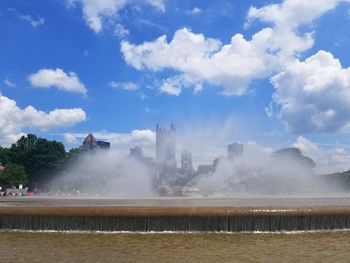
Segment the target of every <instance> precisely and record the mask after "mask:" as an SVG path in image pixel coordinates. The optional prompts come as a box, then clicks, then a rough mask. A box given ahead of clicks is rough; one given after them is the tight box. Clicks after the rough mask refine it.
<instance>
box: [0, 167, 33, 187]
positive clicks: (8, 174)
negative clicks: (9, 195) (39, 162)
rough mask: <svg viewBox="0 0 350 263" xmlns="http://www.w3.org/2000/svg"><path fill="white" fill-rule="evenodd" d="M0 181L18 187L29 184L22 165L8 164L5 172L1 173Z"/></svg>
mask: <svg viewBox="0 0 350 263" xmlns="http://www.w3.org/2000/svg"><path fill="white" fill-rule="evenodd" d="M0 181H2V182H3V183H4V184H6V185H11V186H16V185H19V184H27V183H28V178H27V175H26V173H25V170H24V167H23V166H22V165H18V164H8V165H7V166H6V169H5V171H4V172H2V173H0Z"/></svg>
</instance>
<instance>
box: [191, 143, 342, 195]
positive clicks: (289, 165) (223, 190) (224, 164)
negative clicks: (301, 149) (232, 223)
mask: <svg viewBox="0 0 350 263" xmlns="http://www.w3.org/2000/svg"><path fill="white" fill-rule="evenodd" d="M195 185H196V186H197V187H198V189H199V192H200V193H202V194H203V195H205V196H228V195H323V194H331V193H335V192H337V191H338V190H339V189H336V188H335V187H334V186H332V185H330V184H328V182H327V181H326V180H325V179H324V178H322V177H321V176H320V175H316V174H315V173H314V171H313V169H312V167H310V165H308V164H306V163H304V162H303V161H301V160H300V159H299V157H298V156H293V155H285V156H278V155H276V154H274V153H270V152H267V151H265V150H264V149H261V148H259V147H258V146H256V145H253V146H252V145H250V146H249V145H248V146H246V147H245V151H244V153H243V155H242V156H238V157H236V158H234V159H230V158H219V159H218V160H217V164H216V168H215V170H214V171H212V172H211V173H208V174H206V175H203V176H200V177H198V178H197V179H196V183H195Z"/></svg>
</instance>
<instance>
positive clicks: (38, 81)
mask: <svg viewBox="0 0 350 263" xmlns="http://www.w3.org/2000/svg"><path fill="white" fill-rule="evenodd" d="M29 81H30V84H31V85H32V87H34V88H52V87H56V88H57V89H59V90H64V91H69V92H75V93H82V94H84V95H85V94H86V93H87V89H86V88H85V85H84V84H83V83H81V81H80V80H79V78H78V75H77V74H76V73H75V72H72V71H71V72H69V73H68V74H67V73H65V72H64V71H63V70H62V69H60V68H56V69H40V70H39V71H38V72H36V73H33V74H31V75H30V76H29Z"/></svg>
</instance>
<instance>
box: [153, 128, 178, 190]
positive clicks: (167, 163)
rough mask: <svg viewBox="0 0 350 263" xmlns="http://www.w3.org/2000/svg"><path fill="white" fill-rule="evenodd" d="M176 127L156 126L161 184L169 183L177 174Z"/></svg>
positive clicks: (158, 168)
mask: <svg viewBox="0 0 350 263" xmlns="http://www.w3.org/2000/svg"><path fill="white" fill-rule="evenodd" d="M175 144H176V140H175V127H174V125H172V124H171V125H170V129H166V128H161V127H160V126H159V125H158V124H157V127H156V163H157V171H158V172H157V179H158V184H159V185H167V184H168V182H169V180H171V178H174V177H175V176H176V156H175Z"/></svg>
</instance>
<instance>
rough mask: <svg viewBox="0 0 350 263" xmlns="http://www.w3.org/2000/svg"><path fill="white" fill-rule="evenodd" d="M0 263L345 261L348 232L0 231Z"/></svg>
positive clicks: (348, 251) (349, 240)
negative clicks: (0, 262) (148, 232)
mask: <svg viewBox="0 0 350 263" xmlns="http://www.w3.org/2000/svg"><path fill="white" fill-rule="evenodd" d="M0 253H1V260H2V261H3V262H349V258H350V232H345V231H344V232H319V233H292V234H291V233H290V234H286V233H282V234H281V233H278V234H276V233H275V234H262V233H259V234H253V233H248V234H221V233H220V234H208V233H186V234H184V233H177V234H174V233H162V234H159V233H157V234H155V233H151V234H142V233H110V234H106V233H48V232H0Z"/></svg>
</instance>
